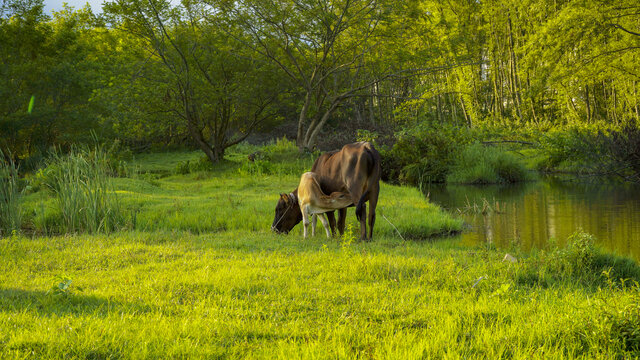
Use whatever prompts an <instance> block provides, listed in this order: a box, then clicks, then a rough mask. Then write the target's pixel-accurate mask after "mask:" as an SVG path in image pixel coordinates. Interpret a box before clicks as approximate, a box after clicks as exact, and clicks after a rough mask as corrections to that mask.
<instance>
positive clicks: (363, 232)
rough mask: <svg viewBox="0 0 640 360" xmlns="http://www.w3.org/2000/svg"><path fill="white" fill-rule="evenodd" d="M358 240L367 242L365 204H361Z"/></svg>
mask: <svg viewBox="0 0 640 360" xmlns="http://www.w3.org/2000/svg"><path fill="white" fill-rule="evenodd" d="M360 239H362V240H365V241H366V240H367V204H366V203H364V204H362V212H361V214H360Z"/></svg>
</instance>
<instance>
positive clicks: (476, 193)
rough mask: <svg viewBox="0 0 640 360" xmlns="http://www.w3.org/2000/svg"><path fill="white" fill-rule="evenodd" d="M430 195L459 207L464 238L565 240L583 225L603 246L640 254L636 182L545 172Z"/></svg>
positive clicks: (526, 243)
mask: <svg viewBox="0 0 640 360" xmlns="http://www.w3.org/2000/svg"><path fill="white" fill-rule="evenodd" d="M428 191H429V197H430V199H431V201H433V202H435V203H438V204H440V205H441V206H443V207H444V208H447V209H449V210H450V211H453V212H461V214H462V216H463V217H464V219H465V220H466V222H467V223H468V224H469V225H470V229H469V230H467V231H465V232H464V233H463V234H462V235H461V237H462V241H463V243H466V244H470V245H471V244H479V243H486V242H490V243H494V244H495V245H496V246H498V247H508V246H510V245H511V244H512V243H517V244H519V245H520V246H521V247H522V248H524V249H527V250H528V249H531V248H532V247H537V248H541V247H545V246H546V244H547V243H548V239H549V238H554V239H556V240H557V241H558V243H559V244H563V242H564V241H565V240H566V238H567V237H568V236H569V235H570V234H572V233H573V232H575V231H576V229H578V228H582V229H583V230H584V231H586V232H588V233H591V234H593V235H595V236H596V237H597V238H598V241H599V243H600V244H601V246H603V247H604V248H606V249H609V250H611V251H613V252H616V253H618V254H621V255H630V256H633V257H634V258H635V259H637V260H640V187H638V186H631V185H626V186H622V185H619V184H618V185H614V184H603V183H580V182H571V181H561V180H560V179H558V178H546V179H544V180H543V181H539V182H535V183H525V184H517V185H507V186H498V185H490V186H456V185H447V186H444V185H432V186H431V187H430V188H429V189H428Z"/></svg>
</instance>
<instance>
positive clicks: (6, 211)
mask: <svg viewBox="0 0 640 360" xmlns="http://www.w3.org/2000/svg"><path fill="white" fill-rule="evenodd" d="M21 203H22V192H21V191H20V186H19V184H18V167H17V166H16V164H15V163H14V162H13V160H12V159H11V157H10V156H8V157H7V158H6V159H5V156H4V154H3V153H2V151H0V236H5V235H7V234H10V233H11V232H12V231H14V230H19V229H20V226H21V225H22V216H21Z"/></svg>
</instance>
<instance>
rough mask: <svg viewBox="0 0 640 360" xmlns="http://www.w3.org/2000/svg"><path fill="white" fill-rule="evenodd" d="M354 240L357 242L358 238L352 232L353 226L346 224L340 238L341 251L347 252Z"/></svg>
mask: <svg viewBox="0 0 640 360" xmlns="http://www.w3.org/2000/svg"><path fill="white" fill-rule="evenodd" d="M356 240H358V237H357V236H356V234H355V232H354V231H353V225H351V224H348V225H347V228H346V229H345V230H344V233H343V234H342V236H341V237H340V249H342V251H344V252H349V250H350V249H351V244H353V243H354V242H355V241H356Z"/></svg>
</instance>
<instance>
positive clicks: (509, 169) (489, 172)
mask: <svg viewBox="0 0 640 360" xmlns="http://www.w3.org/2000/svg"><path fill="white" fill-rule="evenodd" d="M530 179H532V175H531V173H530V172H529V171H528V170H527V168H526V166H525V165H524V163H523V162H522V161H521V160H520V159H518V158H517V157H516V155H514V154H512V153H508V152H505V151H502V150H500V149H499V148H496V147H491V146H485V145H482V144H480V143H473V144H471V145H467V146H465V148H464V149H463V150H462V152H461V154H460V155H459V156H458V157H457V158H456V160H455V162H454V164H453V165H452V167H451V170H450V172H449V174H448V175H447V182H448V183H461V184H498V183H514V182H519V181H526V180H530Z"/></svg>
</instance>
